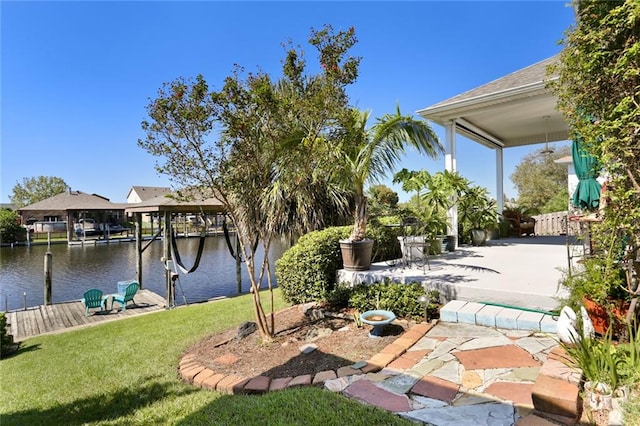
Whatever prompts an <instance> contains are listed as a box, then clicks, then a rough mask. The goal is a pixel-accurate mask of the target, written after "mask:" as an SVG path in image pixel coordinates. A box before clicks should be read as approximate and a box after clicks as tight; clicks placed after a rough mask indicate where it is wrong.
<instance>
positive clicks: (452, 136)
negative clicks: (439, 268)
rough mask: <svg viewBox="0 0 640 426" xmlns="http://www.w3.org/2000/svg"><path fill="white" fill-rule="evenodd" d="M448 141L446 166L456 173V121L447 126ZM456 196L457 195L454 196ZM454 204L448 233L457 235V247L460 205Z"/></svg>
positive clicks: (448, 220) (448, 212) (448, 213)
mask: <svg viewBox="0 0 640 426" xmlns="http://www.w3.org/2000/svg"><path fill="white" fill-rule="evenodd" d="M445 129H446V142H445V156H444V167H445V169H446V170H447V171H449V172H451V173H455V172H457V171H458V165H457V158H456V121H455V120H451V121H450V122H449V123H447V125H446V127H445ZM454 197H455V196H454ZM453 201H454V203H453V206H452V207H451V208H449V210H447V235H452V236H455V239H456V243H455V247H457V246H458V206H457V205H456V203H455V201H457V200H453Z"/></svg>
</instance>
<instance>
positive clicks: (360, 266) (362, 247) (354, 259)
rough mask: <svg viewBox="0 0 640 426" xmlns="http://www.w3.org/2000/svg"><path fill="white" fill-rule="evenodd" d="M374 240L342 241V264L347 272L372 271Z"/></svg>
mask: <svg viewBox="0 0 640 426" xmlns="http://www.w3.org/2000/svg"><path fill="white" fill-rule="evenodd" d="M372 249H373V240H371V239H369V238H365V239H364V240H362V241H351V240H340V251H341V252H342V263H343V264H344V269H346V270H347V271H368V270H369V269H371V251H372Z"/></svg>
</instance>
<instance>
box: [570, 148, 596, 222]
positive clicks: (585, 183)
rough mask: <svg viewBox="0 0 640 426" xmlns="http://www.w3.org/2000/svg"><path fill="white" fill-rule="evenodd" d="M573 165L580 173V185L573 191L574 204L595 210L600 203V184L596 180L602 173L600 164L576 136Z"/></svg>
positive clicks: (572, 149)
mask: <svg viewBox="0 0 640 426" xmlns="http://www.w3.org/2000/svg"><path fill="white" fill-rule="evenodd" d="M571 153H572V156H573V166H574V167H575V170H576V175H578V186H577V187H576V191H575V192H574V193H573V205H574V206H576V207H579V208H581V209H586V210H595V209H597V208H598V206H599V205H600V184H599V183H598V181H597V180H596V178H597V177H598V175H599V174H600V164H599V163H598V160H596V159H595V158H594V157H593V156H592V155H590V154H589V153H587V152H586V151H585V150H584V147H583V146H582V140H581V139H580V138H579V137H576V138H575V139H574V141H573V145H572V147H571Z"/></svg>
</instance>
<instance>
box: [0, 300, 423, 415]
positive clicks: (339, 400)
mask: <svg viewBox="0 0 640 426" xmlns="http://www.w3.org/2000/svg"><path fill="white" fill-rule="evenodd" d="M276 294H277V297H276V303H277V309H281V308H283V307H284V306H285V303H284V302H283V301H282V299H281V298H280V295H279V292H276ZM265 299H267V298H266V297H265ZM252 319H253V309H252V305H251V298H250V296H248V295H245V296H240V297H236V298H232V299H226V300H221V301H218V302H213V303H206V304H199V305H192V306H188V307H184V308H180V309H175V310H172V311H163V312H159V313H154V314H149V315H144V316H140V317H135V318H130V319H125V320H121V321H114V322H109V323H106V324H101V325H98V326H95V327H90V328H86V329H82V330H76V331H70V332H66V333H62V334H59V335H51V336H42V337H38V338H33V339H29V340H27V341H26V342H24V343H23V344H22V346H21V349H20V351H19V352H18V353H17V354H16V355H14V356H12V357H10V358H7V359H3V360H2V361H0V374H1V389H0V401H1V404H0V424H2V425H3V426H5V425H57V424H61V425H76V424H105V425H112V424H126V425H130V424H184V425H191V424H221V425H225V424H229V425H251V424H256V425H257V424H260V425H299V424H300V425H312V424H323V425H343V424H355V425H360V424H362V425H379V424H385V425H394V424H398V425H400V424H403V425H409V424H412V423H410V422H408V421H405V420H402V419H400V418H399V417H397V416H394V415H391V414H388V413H386V412H384V411H382V410H379V409H376V408H373V407H369V406H365V405H362V404H360V403H358V402H355V401H351V400H348V399H346V398H344V397H342V396H341V395H336V394H333V393H331V392H329V391H326V390H323V389H318V388H298V389H293V390H287V391H281V392H275V393H271V394H267V395H262V396H246V395H242V396H232V395H224V394H220V393H217V392H211V391H206V390H201V389H198V388H195V387H193V386H189V385H187V384H184V383H183V382H181V381H180V380H179V379H178V376H177V364H178V360H179V359H180V356H181V354H182V353H183V351H185V350H186V349H187V348H188V347H189V346H190V345H191V344H193V343H194V342H196V341H198V340H199V339H201V338H202V337H204V336H206V335H208V334H210V333H213V332H217V331H220V330H224V329H228V328H230V327H233V326H236V325H238V324H240V323H241V322H242V321H245V320H252Z"/></svg>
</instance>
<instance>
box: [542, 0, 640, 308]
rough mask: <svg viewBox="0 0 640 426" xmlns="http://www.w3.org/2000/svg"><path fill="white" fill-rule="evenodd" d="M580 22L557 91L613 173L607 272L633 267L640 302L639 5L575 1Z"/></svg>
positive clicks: (629, 0)
mask: <svg viewBox="0 0 640 426" xmlns="http://www.w3.org/2000/svg"><path fill="white" fill-rule="evenodd" d="M575 5H576V8H575V9H576V15H577V16H576V18H577V23H576V25H575V26H573V27H572V28H570V30H569V31H568V32H567V33H566V36H565V38H564V40H563V44H564V48H563V50H562V52H561V53H560V61H559V64H558V65H557V66H556V67H555V68H552V69H551V71H553V72H556V73H557V74H558V80H557V82H556V83H555V84H553V85H552V90H553V91H554V92H555V93H556V94H557V95H558V108H559V109H560V111H561V112H562V113H563V115H564V116H565V119H566V121H567V122H568V124H569V127H570V129H571V130H572V131H573V133H574V134H575V136H576V137H579V138H580V139H581V140H582V141H583V146H584V148H585V150H586V151H587V152H588V153H589V154H591V155H593V156H594V157H595V158H597V159H598V160H599V161H600V163H601V164H602V166H603V167H604V169H605V170H606V172H607V174H608V178H607V179H608V185H607V199H608V202H607V203H605V206H604V209H603V213H604V214H603V215H602V216H603V221H602V223H601V226H600V227H599V228H600V230H601V231H602V232H597V233H596V234H595V235H594V236H593V241H594V244H596V245H598V246H600V247H625V250H624V251H623V253H619V252H617V251H616V250H609V251H608V252H609V254H610V256H609V257H608V258H607V259H606V260H607V263H606V265H607V270H609V271H611V274H616V273H618V271H617V269H618V267H619V265H621V264H622V265H626V267H627V270H626V276H627V291H628V292H629V293H630V296H631V298H632V300H631V307H630V309H629V314H628V318H629V319H631V318H632V317H633V316H634V315H635V313H634V310H635V309H636V308H637V305H638V302H639V301H640V299H639V296H640V285H639V284H640V89H639V88H640V71H639V70H640V2H638V0H624V1H593V0H581V1H576V3H575Z"/></svg>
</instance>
